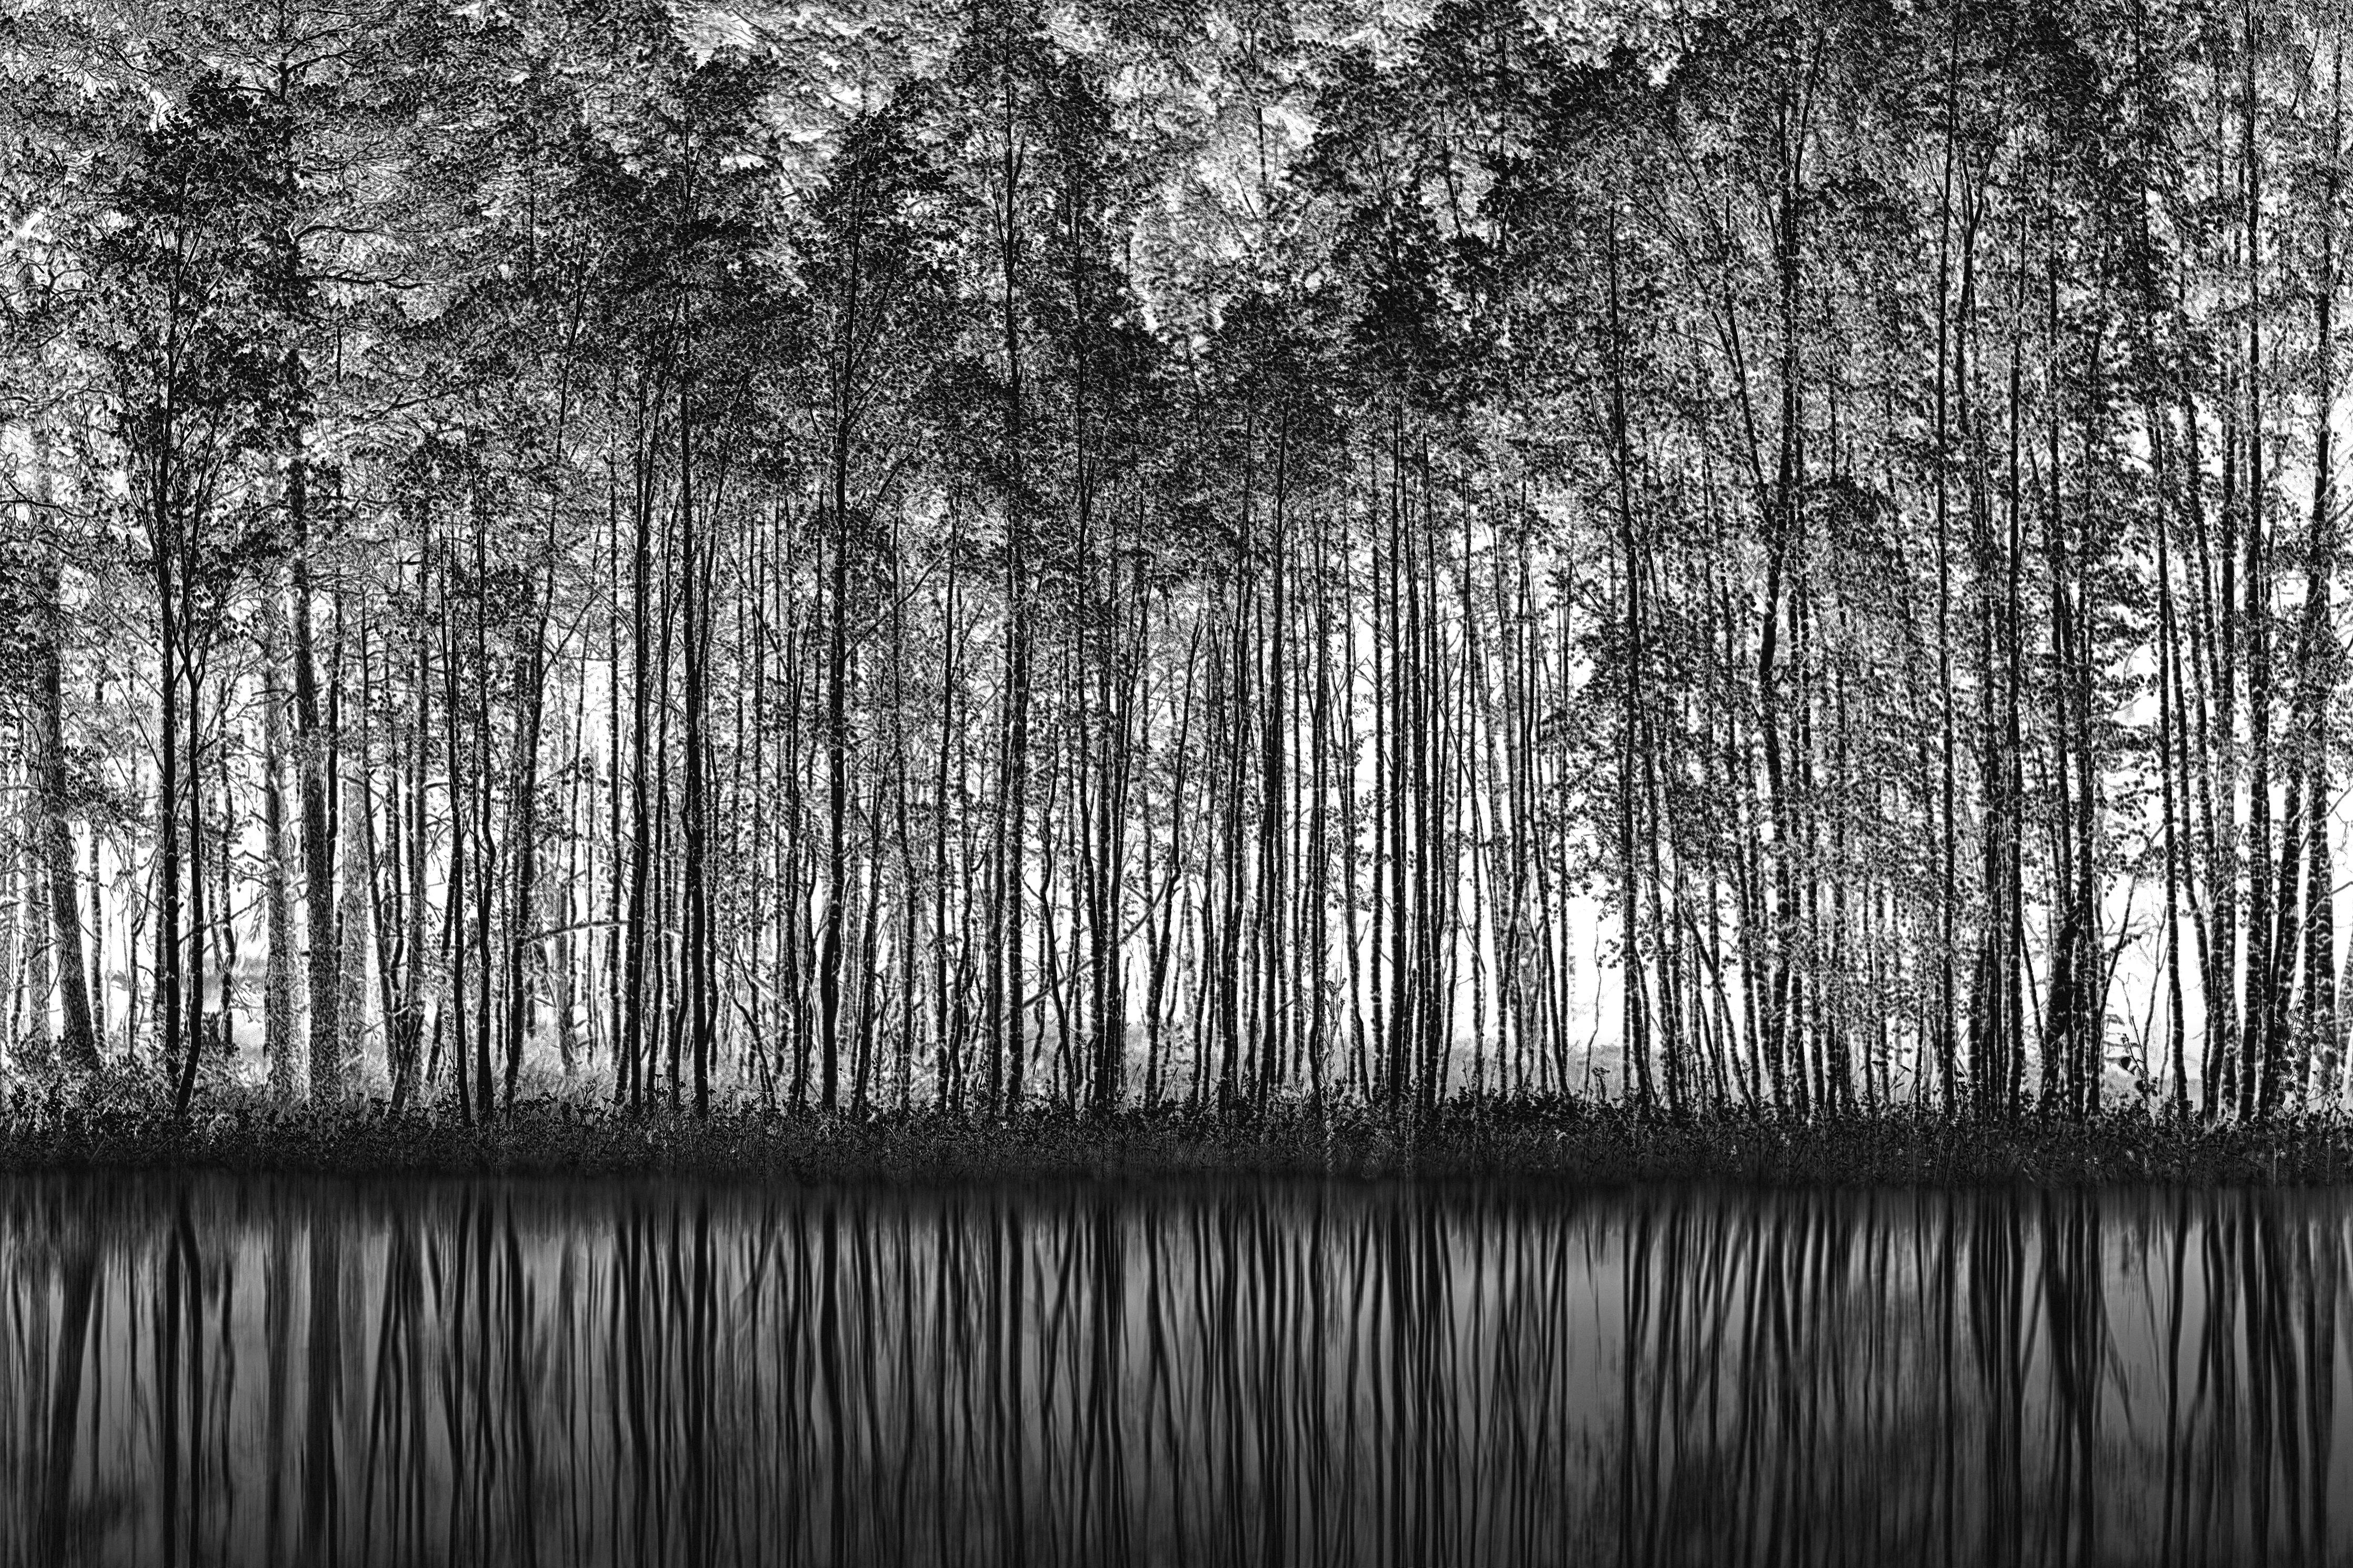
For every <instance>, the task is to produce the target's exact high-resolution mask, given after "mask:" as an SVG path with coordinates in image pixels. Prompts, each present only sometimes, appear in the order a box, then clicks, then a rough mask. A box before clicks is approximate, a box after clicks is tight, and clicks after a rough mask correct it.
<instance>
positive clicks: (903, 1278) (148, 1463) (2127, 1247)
mask: <svg viewBox="0 0 2353 1568" xmlns="http://www.w3.org/2000/svg"><path fill="white" fill-rule="evenodd" d="M2348 1286H2353V1194H2348V1193H2344V1192H2320V1193H2296V1192H2290V1193H2224V1194H2190V1193H2178V1192H2139V1193H2120V1194H2119V1193H2109V1194H2075V1193H2024V1194H2011V1193H2003V1194H1969V1193H1963V1194H1950V1193H1943V1194H1940V1193H1912V1192H1884V1193H1853V1194H1746V1193H1733V1192H1723V1191H1705V1190H1701V1191H1654V1192H1648V1193H1640V1192H1638V1193H1634V1194H1623V1193H1619V1194H1581V1193H1577V1192H1569V1191H1560V1190H1556V1189H1547V1190H1526V1189H1518V1190H1506V1189H1501V1188H1486V1187H1450V1188H1436V1189H1432V1188H1428V1187H1424V1188H1414V1187H1410V1186H1403V1185H1389V1186H1367V1185H1341V1184H1331V1185H1326V1184H1278V1185H1263V1184H1261V1185H1253V1186H1239V1185H1230V1186H1229V1185H1214V1184H1191V1185H1145V1186H1110V1187H1104V1186H1097V1187H1079V1186H1064V1187H1055V1186H1045V1187H1037V1186H1028V1187H1005V1188H983V1189H978V1190H969V1191H955V1192H950V1191H930V1190H923V1189H909V1188H896V1187H878V1188H871V1189H852V1190H829V1191H828V1190H790V1191H766V1190H748V1189H744V1188H721V1187H702V1186H696V1185H690V1184H667V1183H638V1184H588V1185H583V1184H565V1185H558V1184H499V1183H479V1184H463V1183H448V1184H349V1183H334V1182H313V1181H290V1180H282V1179H273V1180H239V1179H232V1178H228V1177H221V1176H199V1177H190V1178H181V1179H165V1178H140V1179H130V1178H124V1177H74V1178H40V1179H30V1180H27V1179H16V1180H9V1181H5V1182H0V1562H5V1563H39V1564H50V1563H59V1564H63V1563H142V1564H143V1563H158V1564H175V1563H186V1564H196V1563H386V1564H406V1563H449V1564H491V1563H544V1564H551V1565H569V1564H575V1563H576V1564H592V1563H696V1564H700V1563H845V1564H855V1563H1006V1564H1017V1563H1018V1564H1056V1563H1090V1564H1092V1563H1203V1564H1212V1563H1215V1564H1226V1563H1398V1564H1433V1563H1479V1564H1485V1563H1586V1562H1616V1563H1709V1564H1715V1563H2093V1562H2099V1563H2207V1562H2212V1563H2230V1562H2242V1563H2244V1562H2256V1561H2266V1562H2272V1563H2284V1562H2298V1561H2321V1560H2343V1559H2344V1558H2345V1557H2346V1556H2347V1555H2348V1547H2353V1486H2348V1482H2353V1430H2348V1426H2349V1425H2353V1388H2348V1370H2353V1316H2348V1309H2353V1289H2348Z"/></svg>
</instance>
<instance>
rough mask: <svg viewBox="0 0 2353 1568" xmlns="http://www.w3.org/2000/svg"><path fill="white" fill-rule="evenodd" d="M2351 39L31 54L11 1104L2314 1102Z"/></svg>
mask: <svg viewBox="0 0 2353 1568" xmlns="http://www.w3.org/2000/svg"><path fill="white" fill-rule="evenodd" d="M2347 33H2348V18H2347V16H2346V15H2345V14H2344V13H2343V12H2342V11H2341V9H2340V8H2338V7H2337V6H2335V5H2321V4H2310V5H2307V4H2302V3H2294V4H2290V3H2280V0H2267V3H2265V4H2261V5H2253V4H2249V5H2231V6H2221V5H2179V4H2174V3H2171V0H2071V3H2066V4H2060V5H2043V4H2039V3H2038V4H2000V3H1993V4H1981V3H1953V0H1924V3H1921V4H1912V5H1894V4H1874V3H1869V0H1796V3H1789V0H1774V3H1768V4H1763V5H1750V4H1742V5H1718V6H1710V5H1695V6H1683V5H1654V4H1624V5H1620V4H1615V3H1610V4H1602V5H1595V6H1592V7H1589V8H1564V9H1553V8H1547V7H1546V6H1545V5H1520V4H1514V3H1511V0H1443V3H1441V4H1437V5H1409V4H1398V5H1382V4H1378V3H1368V0H1335V3H1332V4H1323V3H1304V0H1303V3H1301V4H1296V5H1293V4H1286V3H1284V0H1262V3H1261V0H1246V3H1244V4H1241V5H1223V6H1214V5H1197V4H1192V3H1190V0H1166V3H1158V4H1155V3H1153V0H1139V3H1136V4H1125V3H1112V4H1103V5H1039V4H1034V3H1032V0H971V3H970V4H963V5H944V4H936V5H935V4H931V3H929V0H915V3H910V4H903V5H871V6H862V5H854V4H840V5H830V4H813V5H805V6H798V7H792V8H786V7H781V6H779V7H762V6H757V5H745V6H738V7H735V8H732V9H731V8H727V7H723V6H708V7H698V6H690V5H676V6H662V5H644V4H637V3H633V0H543V3H536V4H533V3H521V0H517V3H512V4H509V3H501V0H481V3H477V4H469V5H450V4H448V3H447V0H345V3H341V4H311V3H307V0H262V3H259V4H254V3H244V4H237V5H229V4H219V3H216V0H173V3H171V4H155V5H147V4H142V3H139V0H89V3H86V4H75V5H59V4H54V3H51V0H27V3H26V4H21V5H16V6H14V7H11V8H10V9H9V10H7V11H6V12H5V14H0V71H5V86H0V216H5V229H0V732H4V733H5V744H0V1075H5V1078H6V1079H8V1080H9V1081H10V1082H12V1083H15V1084H19V1085H30V1086H34V1087H40V1086H44V1085H62V1086H67V1091H68V1092H70V1087H69V1086H71V1085H73V1084H76V1083H87V1082H88V1081H90V1075H91V1074H93V1073H98V1072H102V1071H111V1072H123V1071H130V1072H136V1073H139V1074H144V1075H146V1076H148V1077H149V1078H151V1079H155V1080H157V1081H161V1082H164V1083H167V1084H168V1085H169V1086H170V1089H171V1092H172V1093H173V1095H174V1097H175V1099H176V1100H177V1102H178V1103H179V1105H180V1106H181V1107H183V1108H185V1107H186V1106H187V1105H188V1104H190V1103H191V1101H192V1100H194V1099H195V1097H197V1096H198V1095H199V1094H200V1093H201V1092H203V1090H204V1089H205V1087H206V1085H207V1084H209V1083H212V1082H214V1081H215V1080H216V1079H217V1078H218V1077H219V1076H220V1075H222V1074H233V1075H235V1076H237V1077H240V1078H243V1079H248V1080H253V1081H258V1082H261V1083H266V1084H267V1085H268V1086H269V1089H271V1090H273V1091H274V1092H276V1093H278V1094H280V1095H283V1096H286V1097H289V1098H294V1097H302V1096H308V1097H311V1098H312V1099H314V1100H333V1099H339V1098H349V1097H358V1096H363V1095H381V1096H385V1097H388V1098H389V1099H390V1100H392V1101H393V1102H395V1103H396V1105H400V1106H415V1105H422V1104H426V1103H433V1104H437V1105H439V1106H442V1107H445V1108H448V1109H450V1110H454V1111H455V1112H456V1113H458V1114H461V1115H464V1116H467V1117H480V1116H485V1115H489V1114H493V1113H495V1112H497V1111H498V1110H500V1109H501V1108H503V1107H506V1106H509V1105H511V1104H512V1102H513V1101H514V1100H515V1099H516V1097H517V1096H518V1094H524V1095H530V1094H536V1093H539V1092H543V1090H545V1089H548V1088H551V1087H554V1086H557V1085H560V1084H565V1083H570V1084H571V1085H572V1086H573V1087H574V1088H575V1089H577V1090H578V1091H579V1092H582V1093H594V1094H596V1095H600V1096H603V1097H605V1098H607V1099H608V1100H612V1101H614V1102H617V1103H619V1104H621V1105H624V1106H628V1107H643V1106H649V1105H658V1106H664V1107H672V1108H686V1109H691V1110H696V1111H702V1110H705V1109H707V1108H708V1107H710V1106H711V1105H712V1104H713V1103H714V1102H717V1103H729V1102H733V1101H735V1100H740V1099H747V1098H748V1099H755V1100H760V1101H764V1102H769V1103H775V1104H778V1105H786V1106H795V1107H817V1108H821V1109H825V1110H839V1111H846V1112H852V1113H864V1112H870V1111H874V1110H890V1109H892V1108H898V1107H902V1106H908V1105H915V1106H938V1107H941V1108H943V1109H944V1110H949V1111H951V1112H955V1113H961V1114H969V1115H974V1116H991V1115H996V1114H1000V1113H1002V1112H1005V1111H1007V1110H1012V1109H1014V1108H1017V1107H1020V1106H1025V1105H1048V1106H1056V1107H1064V1108H1069V1109H1072V1110H1086V1111H1105V1110H1113V1109H1117V1108H1122V1107H1133V1106H1137V1105H1168V1104H1175V1103H1183V1104H1190V1105H1196V1106H1201V1107H1208V1108H1213V1109H1215V1110H1218V1111H1219V1112H1221V1113H1228V1114H1232V1113H1238V1112H1242V1111H1246V1110H1262V1109H1263V1108H1265V1107H1266V1106H1267V1105H1268V1104H1269V1103H1270V1102H1288V1101H1294V1100H1315V1101H1318V1102H1329V1101H1346V1102H1354V1103H1363V1104H1368V1105H1371V1106H1375V1107H1378V1108H1383V1109H1388V1110H1398V1111H1401V1112H1408V1113H1411V1112H1419V1111H1427V1110H1430V1108H1432V1107H1434V1106H1436V1105H1438V1104H1439V1103H1440V1102H1442V1101H1446V1100H1452V1099H1456V1098H1459V1097H1465V1096H1472V1097H1482V1098H1487V1097H1496V1096H1517V1095H1545V1094H1555V1093H1561V1092H1577V1093H1595V1092H1598V1093H1602V1094H1606V1095H1609V1096H1612V1097H1620V1096H1622V1097H1627V1098H1630V1099H1631V1100H1636V1101H1638V1102H1640V1103H1641V1104H1642V1105H1644V1106H1647V1107H1657V1108H1663V1109H1666V1110H1677V1111H1680V1110H1686V1109H1708V1108H1721V1107H1750V1108H1757V1109H1766V1110H1774V1111H1778V1112H1781V1113H1786V1114H1794V1115H1802V1116H1813V1115H1838V1114H1844V1113H1848V1112H1853V1111H1868V1110H1873V1109H1877V1108H1885V1107H1889V1106H1892V1105H1897V1104H1905V1103H1911V1102H1918V1103H1921V1104H1924V1105H1926V1106H1930V1107H1934V1108H1937V1109H1939V1110H1949V1111H1953V1112H1957V1113H1968V1114H1973V1115H1986V1116H1993V1117H2010V1116H2016V1115H2019V1114H2021V1112H2023V1111H2025V1110H2028V1109H2029V1108H2034V1107H2040V1108H2042V1109H2043V1110H2055V1111H2058V1112H2061V1113H2064V1114H2071V1115H2080V1114H2086V1113H2089V1112H2091V1111H2093V1110H2096V1109H2098V1108H2100V1107H2102V1106H2111V1107H2112V1106H2115V1105H2117V1104H2119V1103H2122V1104H2144V1105H2147V1106H2148V1107H2149V1108H2151V1109H2152V1110H2173V1111H2176V1112H2179V1113H2183V1114H2205V1115H2212V1116H2220V1117H2227V1118H2244V1117H2259V1116H2265V1115H2269V1114H2272V1113H2274V1112H2283V1111H2291V1110H2298V1109H2302V1108H2309V1107H2317V1106H2336V1105H2337V1104H2338V1103H2340V1101H2341V1100H2342V1098H2343V1094H2344V1088H2345V1085H2344V1078H2345V1074H2344V1043H2345V1026H2344V1023H2343V1021H2342V1020H2341V1018H2340V1007H2339V1002H2338V988H2339V965H2340V963H2345V962H2347V958H2346V955H2345V953H2344V952H2343V951H2342V950H2343V948H2344V946H2345V944H2344V942H2341V941H2340V939H2339V934H2338V927H2339V925H2340V923H2342V922H2341V921H2340V920H2339V918H2338V910H2337V903H2338V900H2337V883H2338V871H2337V859H2338V856H2339V852H2340V849H2341V847H2342V838H2343V831H2342V830H2343V827H2344V825H2345V821H2346V813H2345V811H2344V809H2343V802H2342V795H2343V789H2342V787H2341V785H2340V782H2339V777H2340V773H2343V772H2344V771H2345V770H2344V768H2343V767H2342V765H2341V764H2342V763H2344V761H2345V740H2346V736H2345V724H2344V720H2345V708H2344V695H2345V688H2346V684H2347V683H2346V679H2345V677H2346V671H2345V668H2344V661H2343V658H2342V654H2341V647H2342V643H2343V630H2344V628H2343V616H2344V610H2343V607H2342V605H2340V603H2339V599H2338V595H2337V592H2336V584H2337V577H2338V576H2339V575H2340V574H2341V572H2342V570H2343V563H2342V561H2341V559H2340V557H2341V555H2342V553H2343V552H2342V548H2341V523H2342V520H2343V515H2344V510H2345V506H2344V498H2343V495H2342V494H2341V493H2340V490H2341V487H2340V485H2339V483H2338V475H2339V472H2340V470H2341V469H2342V468H2344V452H2343V447H2344V441H2343V439H2342V437H2341V436H2340V432H2339V428H2338V426H2339V414H2340V411H2339V404H2340V402H2341V401H2342V399H2341V398H2340V395H2339V382H2340V380H2341V379H2342V376H2341V374H2340V370H2339V360H2340V358H2341V357H2342V356H2341V354H2340V351H2339V349H2338V347H2337V338H2338V335H2339V328H2338V324H2337V301H2338V296H2339V294H2340V292H2341V285H2340V280H2339V272H2340V270H2341V268H2342V262H2341V260H2340V250H2341V249H2342V248H2343V242H2342V241H2341V240H2340V239H2339V234H2340V232H2341V231H2342V230H2343V229H2344V228H2345V218H2344V211H2345V208H2346V206H2347V205H2348V198H2347V194H2346V193H2345V192H2344V191H2343V189H2342V185H2343V183H2344V180H2343V176H2344V174H2345V167H2346V147H2345V143H2346V141H2347V133H2346V127H2345V123H2344V120H2345V115H2344V108H2345V106H2344V101H2343V99H2344V87H2345V79H2344V78H2345V73H2344V54H2345V38H2346V35H2347Z"/></svg>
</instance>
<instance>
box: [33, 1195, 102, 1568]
mask: <svg viewBox="0 0 2353 1568" xmlns="http://www.w3.org/2000/svg"><path fill="white" fill-rule="evenodd" d="M97 1283H98V1247H97V1244H96V1242H95V1241H94V1240H93V1239H91V1233H90V1231H89V1230H88V1229H87V1228H84V1229H83V1236H82V1239H80V1240H79V1241H78V1242H76V1243H75V1244H74V1246H73V1247H72V1250H70V1251H69V1252H68V1253H67V1254H66V1260H65V1280H64V1285H65V1289H64V1292H63V1295H64V1302H63V1307H62V1312H63V1318H62V1323H61V1327H60V1329H59V1331H58V1372H57V1386H56V1390H55V1392H54V1393H53V1394H52V1395H51V1396H50V1400H49V1443H48V1454H47V1460H48V1465H47V1469H48V1475H47V1481H46V1492H45V1494H44V1496H43V1498H42V1500H41V1551H40V1558H41V1561H43V1562H45V1563H62V1562H64V1561H65V1559H66V1546H67V1542H68V1538H69V1535H70V1533H71V1528H72V1527H71V1521H70V1520H69V1518H68V1514H69V1510H70V1509H71V1508H72V1506H73V1479H74V1437H75V1436H76V1434H77V1433H78V1432H79V1429H80V1416H81V1363H82V1352H83V1347H84V1345H85V1343H86V1342H88V1340H89V1338H90V1300H91V1298H92V1297H93V1296H94V1295H95V1294H96V1293H97Z"/></svg>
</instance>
